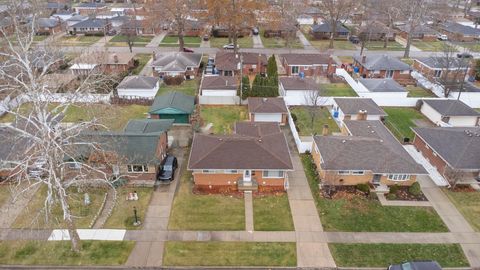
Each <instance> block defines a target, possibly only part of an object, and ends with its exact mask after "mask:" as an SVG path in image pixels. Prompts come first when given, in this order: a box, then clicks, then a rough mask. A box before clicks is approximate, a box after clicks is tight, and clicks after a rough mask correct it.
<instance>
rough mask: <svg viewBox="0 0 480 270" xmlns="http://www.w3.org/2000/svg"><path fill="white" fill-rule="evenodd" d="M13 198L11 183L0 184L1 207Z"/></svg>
mask: <svg viewBox="0 0 480 270" xmlns="http://www.w3.org/2000/svg"><path fill="white" fill-rule="evenodd" d="M10 198H11V189H10V185H8V184H2V185H0V207H2V205H3V204H4V203H6V202H7V201H8V200H9V199H10Z"/></svg>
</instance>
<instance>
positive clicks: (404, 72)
mask: <svg viewBox="0 0 480 270" xmlns="http://www.w3.org/2000/svg"><path fill="white" fill-rule="evenodd" d="M409 73H410V70H402V71H401V72H400V74H409Z"/></svg>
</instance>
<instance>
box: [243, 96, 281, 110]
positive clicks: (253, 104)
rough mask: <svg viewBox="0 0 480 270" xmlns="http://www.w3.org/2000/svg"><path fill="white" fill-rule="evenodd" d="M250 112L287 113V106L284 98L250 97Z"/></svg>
mask: <svg viewBox="0 0 480 270" xmlns="http://www.w3.org/2000/svg"><path fill="white" fill-rule="evenodd" d="M248 111H249V112H250V113H287V112H288V111H287V105H285V101H284V100H283V98H262V97H249V98H248Z"/></svg>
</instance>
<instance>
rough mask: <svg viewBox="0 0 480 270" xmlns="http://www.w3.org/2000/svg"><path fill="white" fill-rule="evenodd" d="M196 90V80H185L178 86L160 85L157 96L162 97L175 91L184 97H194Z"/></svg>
mask: <svg viewBox="0 0 480 270" xmlns="http://www.w3.org/2000/svg"><path fill="white" fill-rule="evenodd" d="M197 90H198V80H186V81H183V83H182V84H180V85H166V84H164V83H163V84H162V85H160V89H158V92H157V96H160V95H163V94H165V93H167V92H170V91H177V92H181V93H183V94H185V95H189V96H195V95H196V94H197Z"/></svg>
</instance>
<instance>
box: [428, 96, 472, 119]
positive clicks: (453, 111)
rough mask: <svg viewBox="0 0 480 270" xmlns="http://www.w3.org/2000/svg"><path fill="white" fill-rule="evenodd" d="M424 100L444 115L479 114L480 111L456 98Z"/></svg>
mask: <svg viewBox="0 0 480 270" xmlns="http://www.w3.org/2000/svg"><path fill="white" fill-rule="evenodd" d="M423 102H425V103H426V104H428V105H429V106H430V107H432V108H433V109H434V110H435V111H437V112H438V113H440V114H441V115H442V116H479V115H480V113H478V112H477V111H475V110H474V109H472V108H470V107H469V106H468V105H467V104H465V103H463V102H461V101H460V100H456V99H424V100H423Z"/></svg>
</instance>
